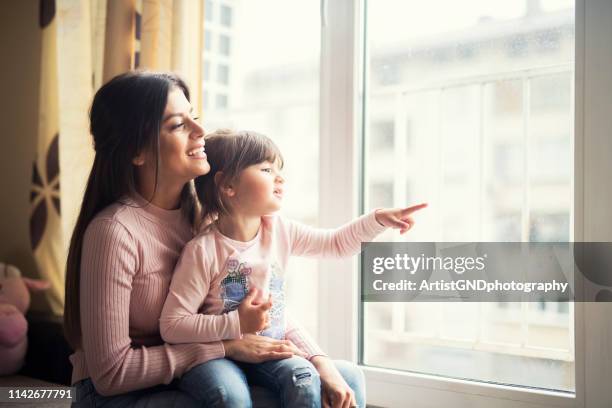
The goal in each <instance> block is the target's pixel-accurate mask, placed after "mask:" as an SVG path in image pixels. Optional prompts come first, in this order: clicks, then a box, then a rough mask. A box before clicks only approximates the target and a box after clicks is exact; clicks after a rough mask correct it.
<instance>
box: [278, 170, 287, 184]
mask: <svg viewBox="0 0 612 408" xmlns="http://www.w3.org/2000/svg"><path fill="white" fill-rule="evenodd" d="M276 182H277V183H281V184H283V183H284V182H285V179H284V178H283V176H281V175H280V173H278V174H276Z"/></svg>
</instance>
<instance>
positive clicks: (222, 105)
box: [215, 94, 228, 110]
mask: <svg viewBox="0 0 612 408" xmlns="http://www.w3.org/2000/svg"><path fill="white" fill-rule="evenodd" d="M227 105H228V101H227V95H225V94H217V96H216V97H215V107H216V108H217V109H220V110H223V109H227Z"/></svg>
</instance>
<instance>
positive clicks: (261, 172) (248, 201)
mask: <svg viewBox="0 0 612 408" xmlns="http://www.w3.org/2000/svg"><path fill="white" fill-rule="evenodd" d="M284 183H285V179H283V177H282V176H281V172H280V168H279V166H278V163H272V162H269V161H265V162H263V163H259V164H254V165H252V166H249V167H247V168H246V169H244V170H243V171H242V172H241V173H240V175H239V176H238V179H237V180H236V181H235V182H234V183H232V186H231V187H230V189H229V190H230V191H229V194H230V199H231V206H232V211H233V212H239V213H241V214H244V215H252V216H261V215H266V214H270V213H273V212H275V211H278V210H280V208H281V203H282V200H283V184H284Z"/></svg>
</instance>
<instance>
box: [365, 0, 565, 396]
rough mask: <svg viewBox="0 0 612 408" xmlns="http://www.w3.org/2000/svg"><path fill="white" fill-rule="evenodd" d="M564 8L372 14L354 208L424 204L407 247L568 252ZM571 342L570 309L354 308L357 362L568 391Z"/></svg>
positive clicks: (377, 9) (396, 9)
mask: <svg viewBox="0 0 612 408" xmlns="http://www.w3.org/2000/svg"><path fill="white" fill-rule="evenodd" d="M573 7H574V5H573V2H571V1H567V0H560V1H554V0H547V1H544V0H542V1H538V0H524V1H503V0H496V1H490V0H470V1H463V2H457V3H455V2H449V1H445V0H435V1H430V2H427V3H423V2H416V1H406V2H402V3H401V6H400V5H399V4H398V3H397V2H392V1H390V0H382V1H379V0H377V1H369V2H368V7H367V17H366V19H367V23H366V24H367V43H368V47H369V60H368V61H367V64H368V67H367V70H366V72H368V75H369V76H368V83H369V87H370V88H369V92H368V96H367V98H368V103H367V105H366V106H367V109H368V111H367V112H365V115H366V118H367V121H366V123H368V126H367V128H366V132H365V133H366V143H365V146H366V152H365V163H364V166H365V180H364V183H365V186H364V193H365V197H364V199H365V208H366V211H367V210H369V209H372V208H376V207H380V206H406V205H408V204H416V203H420V202H424V201H426V202H428V203H429V204H430V206H429V208H428V209H427V210H426V211H423V213H422V214H419V217H418V220H417V222H418V224H417V227H416V228H415V230H414V231H411V233H409V236H408V237H407V238H406V239H407V240H410V241H446V242H454V241H459V242H461V241H540V242H550V241H561V242H564V241H565V242H566V241H570V240H571V239H572V235H571V234H572V230H571V228H570V226H571V219H572V201H573V192H572V178H573V170H572V169H573V151H572V138H573V102H572V99H573V88H574V84H573V70H574V67H573V61H574V9H573ZM397 27H402V29H401V30H398V29H397ZM397 239H404V238H403V237H402V238H398V236H397V234H393V233H386V234H385V235H384V236H382V237H381V239H380V240H381V241H393V240H397ZM573 338H574V331H573V305H571V304H570V305H568V304H556V303H542V304H539V303H465V304H456V303H427V304H426V303H366V304H365V305H364V315H363V339H362V342H363V349H364V354H363V356H362V357H363V362H364V363H365V364H368V365H373V366H382V367H389V368H395V369H400V370H409V371H416V372H423V373H430V374H436V375H443V376H449V377H455V378H467V379H475V380H480V381H486V382H493V383H503V384H511V385H519V386H520V385H524V386H530V387H539V388H546V389H555V390H563V391H570V392H573V391H574V390H575V379H574V344H573Z"/></svg>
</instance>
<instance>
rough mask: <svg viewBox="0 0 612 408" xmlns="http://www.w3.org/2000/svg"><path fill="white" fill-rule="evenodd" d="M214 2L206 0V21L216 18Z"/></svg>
mask: <svg viewBox="0 0 612 408" xmlns="http://www.w3.org/2000/svg"><path fill="white" fill-rule="evenodd" d="M213 7H214V4H213V2H212V0H206V2H205V3H204V15H205V16H206V21H208V22H212V21H213V20H214V15H215V14H214V10H213Z"/></svg>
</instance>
